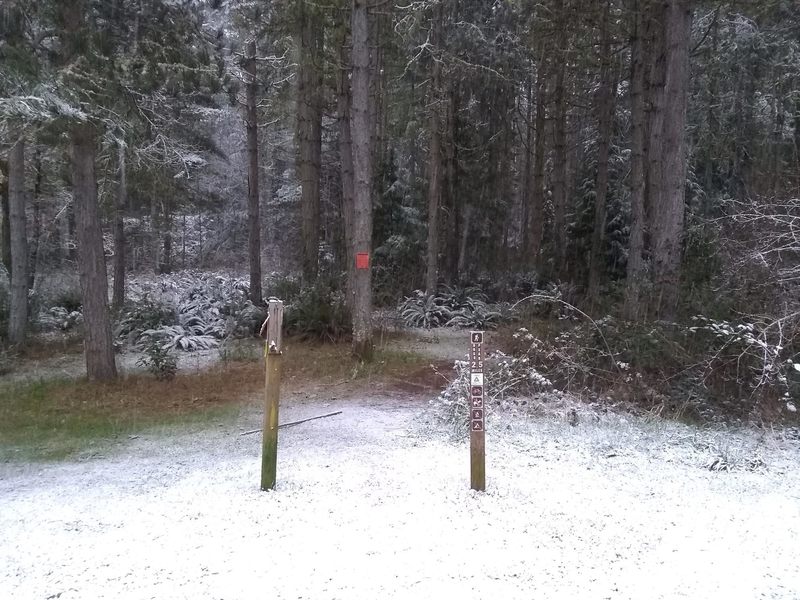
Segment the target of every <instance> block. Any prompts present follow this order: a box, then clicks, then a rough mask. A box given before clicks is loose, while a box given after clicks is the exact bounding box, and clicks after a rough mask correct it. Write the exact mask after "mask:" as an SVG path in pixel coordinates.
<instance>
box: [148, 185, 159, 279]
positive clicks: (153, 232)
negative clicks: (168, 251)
mask: <svg viewBox="0 0 800 600" xmlns="http://www.w3.org/2000/svg"><path fill="white" fill-rule="evenodd" d="M156 194H157V190H156V187H155V185H154V186H153V191H152V196H150V258H151V260H152V261H153V273H155V274H156V275H158V274H159V273H160V272H161V243H160V242H161V235H160V233H159V231H160V229H161V226H160V224H159V218H158V201H157V200H156Z"/></svg>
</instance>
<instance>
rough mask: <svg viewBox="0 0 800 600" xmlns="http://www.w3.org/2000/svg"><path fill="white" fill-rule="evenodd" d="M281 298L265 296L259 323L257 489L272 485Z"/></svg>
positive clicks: (274, 457)
mask: <svg viewBox="0 0 800 600" xmlns="http://www.w3.org/2000/svg"><path fill="white" fill-rule="evenodd" d="M282 328H283V302H281V301H280V300H278V299H277V298H270V299H269V309H268V312H267V320H266V321H265V322H264V325H263V326H262V327H261V335H262V337H264V338H265V342H264V358H265V363H266V385H265V388H264V401H265V410H264V437H263V442H262V446H261V489H262V490H272V489H275V480H276V470H277V463H278V406H279V404H280V395H281V358H282V351H281V350H282V345H281V344H282Z"/></svg>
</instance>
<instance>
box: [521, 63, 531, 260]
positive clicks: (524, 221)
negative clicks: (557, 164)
mask: <svg viewBox="0 0 800 600" xmlns="http://www.w3.org/2000/svg"><path fill="white" fill-rule="evenodd" d="M532 71H533V68H532V65H531V69H530V72H529V73H528V75H527V78H526V81H525V141H524V143H523V148H522V150H523V153H524V154H523V156H522V167H521V173H520V175H521V179H522V181H521V182H520V256H519V265H520V267H522V268H524V267H526V266H527V264H528V260H529V258H530V257H528V256H527V253H528V247H529V246H530V237H531V226H530V221H531V187H532V186H533V131H534V123H533V72H532Z"/></svg>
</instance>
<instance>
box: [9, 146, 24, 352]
mask: <svg viewBox="0 0 800 600" xmlns="http://www.w3.org/2000/svg"><path fill="white" fill-rule="evenodd" d="M8 208H9V220H10V223H11V298H10V300H11V302H10V304H11V306H10V311H9V315H8V340H9V342H11V343H12V344H22V343H23V342H24V341H25V329H26V326H27V324H28V237H27V233H26V230H27V223H26V219H25V140H24V139H23V138H20V139H19V140H17V141H16V142H15V143H14V145H13V146H11V149H10V150H9V153H8Z"/></svg>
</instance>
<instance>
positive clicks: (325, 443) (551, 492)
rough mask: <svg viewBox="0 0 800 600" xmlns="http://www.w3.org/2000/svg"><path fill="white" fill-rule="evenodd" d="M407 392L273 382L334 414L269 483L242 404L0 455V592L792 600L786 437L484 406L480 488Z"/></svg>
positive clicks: (796, 533)
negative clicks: (37, 455) (95, 450)
mask: <svg viewBox="0 0 800 600" xmlns="http://www.w3.org/2000/svg"><path fill="white" fill-rule="evenodd" d="M425 407H426V401H425V399H424V398H419V397H416V398H415V397H402V398H398V397H396V395H395V396H392V395H391V394H389V393H388V392H381V391H380V390H378V391H376V392H375V396H373V397H367V398H365V397H358V396H356V397H349V398H342V399H339V400H335V401H331V402H329V403H320V402H319V401H317V402H313V403H310V402H308V401H307V400H300V399H299V398H298V399H297V400H292V399H291V398H288V399H287V400H286V402H285V406H284V407H283V408H282V415H281V416H282V420H284V421H288V420H294V419H299V418H304V417H306V416H311V415H315V414H322V413H327V412H331V411H334V410H342V411H343V412H342V414H341V415H339V416H336V417H332V418H327V419H322V420H317V421H312V422H309V423H305V424H302V425H298V426H296V427H292V428H288V429H283V430H281V437H280V448H279V452H280V455H279V483H278V489H277V491H275V492H261V491H259V489H258V481H259V472H260V436H259V435H246V436H241V435H239V434H240V432H241V431H244V430H248V429H253V428H256V427H258V426H259V420H260V410H259V409H258V407H257V406H253V407H252V408H248V409H244V410H243V412H242V414H241V416H240V418H239V419H238V420H236V421H235V422H233V423H220V424H215V425H213V426H210V427H208V426H207V427H206V428H203V429H197V430H192V431H189V430H186V431H169V432H166V431H161V432H153V433H152V434H150V435H147V436H142V437H140V438H138V439H135V440H130V441H126V442H125V444H123V445H120V446H119V447H117V448H116V449H114V450H113V451H109V452H107V454H106V455H105V456H95V457H92V458H87V459H84V460H75V461H74V462H67V463H59V464H47V465H39V464H36V465H20V464H6V465H1V466H0V476H1V477H0V479H1V481H0V598H9V599H14V600H22V599H28V598H31V599H34V598H35V599H46V598H60V599H61V600H68V599H82V600H83V599H96V598H97V599H99V598H109V599H110V598H113V599H121V598H131V599H144V598H157V599H180V598H187V599H188V598H191V599H193V600H196V599H205V598H209V599H211V598H214V599H222V598H224V599H233V600H238V599H247V598H272V599H313V600H327V599H330V600H333V599H343V600H345V599H346V600H354V599H365V600H378V599H400V598H409V599H412V598H413V599H427V598H431V599H434V598H435V599H437V600H438V599H447V598H460V599H475V600H479V599H500V600H507V599H520V600H531V599H532V598H536V599H546V598H581V599H582V598H614V599H616V598H635V599H637V600H639V599H644V598H646V599H655V598H692V599H699V598H703V599H712V598H724V599H725V600H733V599H743V600H744V599H747V600H752V599H753V598H787V599H789V598H792V599H796V598H800V476H798V473H797V465H798V464H800V460H798V459H800V450H799V449H798V446H797V441H791V440H788V441H782V440H780V439H779V438H777V437H775V436H771V435H770V436H762V435H761V434H758V433H755V432H749V433H738V434H733V435H727V434H726V435H723V434H722V433H720V432H709V431H705V432H698V431H695V430H692V429H690V428H687V427H683V426H678V425H674V424H667V423H664V422H661V421H638V420H633V419H631V418H629V417H621V416H615V415H604V416H603V417H602V418H600V417H598V418H597V419H596V420H595V422H592V420H590V419H584V420H582V421H581V422H580V423H579V424H578V425H577V426H575V427H572V426H570V425H569V424H568V423H567V422H566V420H563V419H559V418H554V417H547V418H544V417H539V418H535V419H534V418H531V419H527V420H526V419H522V418H516V419H514V420H509V419H508V418H507V417H501V416H496V417H494V418H493V419H492V420H490V422H489V433H488V435H487V472H488V478H487V479H488V482H487V483H488V489H487V492H486V493H483V494H480V493H474V492H471V491H470V490H469V489H468V488H469V484H468V479H469V473H468V448H467V445H466V443H465V442H461V443H453V442H452V441H450V440H448V438H447V436H446V434H444V433H443V432H441V431H438V430H437V428H436V426H435V425H434V424H431V423H425V418H424V416H423V415H424V411H425ZM720 458H721V459H724V461H725V464H728V465H730V466H732V467H733V470H731V471H710V470H709V469H708V468H706V466H707V465H709V464H712V463H713V461H714V460H715V459H720ZM762 461H763V462H762ZM721 464H723V463H722V462H719V463H718V465H721Z"/></svg>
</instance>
